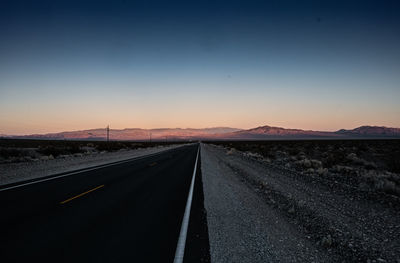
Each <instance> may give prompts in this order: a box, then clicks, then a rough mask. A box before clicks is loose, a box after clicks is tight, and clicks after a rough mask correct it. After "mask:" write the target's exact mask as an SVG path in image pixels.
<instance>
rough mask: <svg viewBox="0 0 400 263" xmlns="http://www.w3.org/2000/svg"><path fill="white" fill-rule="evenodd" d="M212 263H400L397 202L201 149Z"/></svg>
mask: <svg viewBox="0 0 400 263" xmlns="http://www.w3.org/2000/svg"><path fill="white" fill-rule="evenodd" d="M201 147H202V148H201V150H202V152H201V154H202V174H203V187H204V202H205V208H206V211H207V222H208V228H209V238H210V254H211V260H212V262H268V261H269V262H343V261H344V262H349V261H351V262H400V259H399V258H400V241H399V240H400V223H399V222H400V202H399V200H398V198H397V197H395V196H390V195H386V194H382V193H377V194H372V193H369V192H363V191H360V190H359V189H354V188H352V187H351V186H349V185H345V184H341V183H338V182H337V181H335V179H334V178H329V180H328V179H326V178H324V177H319V176H315V175H314V176H313V175H304V174H299V173H296V172H294V171H290V170H287V169H285V168H284V167H277V166H273V165H271V164H269V163H267V162H264V161H263V160H262V159H257V158H252V157H249V156H248V155H246V154H244V153H242V152H239V151H233V152H232V151H230V150H229V151H228V150H227V149H225V148H223V147H216V146H213V145H208V144H202V146H201Z"/></svg>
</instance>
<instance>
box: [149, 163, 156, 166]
mask: <svg viewBox="0 0 400 263" xmlns="http://www.w3.org/2000/svg"><path fill="white" fill-rule="evenodd" d="M156 164H157V163H156V162H154V163H151V164H149V166H154V165H156Z"/></svg>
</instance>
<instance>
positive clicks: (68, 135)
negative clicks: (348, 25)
mask: <svg viewBox="0 0 400 263" xmlns="http://www.w3.org/2000/svg"><path fill="white" fill-rule="evenodd" d="M0 137H3V138H21V139H54V140H77V139H85V140H104V139H105V138H106V129H105V128H103V129H91V130H82V131H68V132H59V133H48V134H32V135H23V136H7V135H2V136H0ZM347 138H400V128H388V127H383V126H361V127H358V128H355V129H352V130H345V129H341V130H338V131H334V132H326V131H312V130H301V129H285V128H281V127H271V126H260V127H257V128H253V129H248V130H243V129H236V128H230V127H214V128H204V129H191V128H186V129H181V128H160V129H140V128H127V129H110V139H111V140H142V141H143V140H198V139H202V140H268V139H347Z"/></svg>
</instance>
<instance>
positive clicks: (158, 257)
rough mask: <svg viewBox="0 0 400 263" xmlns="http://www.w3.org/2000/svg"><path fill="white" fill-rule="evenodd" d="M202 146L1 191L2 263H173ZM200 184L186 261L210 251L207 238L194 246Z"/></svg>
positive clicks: (200, 226) (198, 222)
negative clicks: (206, 250)
mask: <svg viewBox="0 0 400 263" xmlns="http://www.w3.org/2000/svg"><path fill="white" fill-rule="evenodd" d="M198 148H199V146H198V144H192V145H187V146H182V147H179V148H176V149H172V150H167V151H165V152H161V153H158V154H154V155H149V156H146V157H140V158H136V159H132V160H129V161H124V162H119V163H116V164H112V165H106V166H100V167H97V168H94V169H86V170H83V171H78V172H75V173H68V174H63V175H58V176H53V177H50V178H48V179H49V180H43V179H39V180H36V181H34V182H25V183H20V184H17V185H8V186H2V187H1V188H0V206H1V219H0V223H1V225H0V243H1V246H0V253H1V261H2V262H40V261H43V260H45V261H49V260H51V261H55V262H126V261H130V262H173V261H174V257H175V252H176V247H177V243H178V239H179V234H180V231H181V226H182V220H183V217H184V213H185V207H186V203H187V200H188V194H189V189H190V185H191V181H192V177H193V174H194V168H195V163H196V157H197V155H198ZM198 158H199V157H198ZM199 162H200V159H199ZM197 167H199V164H198V165H197ZM197 173H198V174H199V173H200V171H199V169H198V170H197ZM199 180H201V176H196V181H195V184H194V185H195V187H194V188H195V189H194V192H193V193H194V194H193V202H192V213H191V215H190V220H189V222H190V223H189V229H188V231H187V232H188V236H187V240H186V250H185V259H186V261H189V259H190V258H193V257H196V258H201V257H202V256H203V255H201V253H203V252H204V247H207V246H208V241H207V238H203V239H202V240H201V241H199V240H195V239H196V237H197V239H198V236H202V235H203V234H204V233H203V234H201V233H200V234H199V232H202V231H203V228H204V225H206V223H205V222H202V219H201V215H200V214H199V213H200V212H199V211H201V209H202V205H203V200H202V189H201V187H202V185H201V183H200V182H199ZM199 193H200V194H199ZM201 242H203V243H201ZM204 242H205V243H207V244H205V245H204ZM188 244H189V245H188ZM205 257H207V256H205Z"/></svg>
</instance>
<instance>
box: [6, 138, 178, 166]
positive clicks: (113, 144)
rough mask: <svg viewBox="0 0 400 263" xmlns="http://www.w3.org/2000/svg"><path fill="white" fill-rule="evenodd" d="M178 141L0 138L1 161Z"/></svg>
mask: <svg viewBox="0 0 400 263" xmlns="http://www.w3.org/2000/svg"><path fill="white" fill-rule="evenodd" d="M177 143H183V142H172V141H169V142H134V141H110V142H107V141H70V140H30V139H29V140H26V139H0V163H11V162H30V161H40V160H51V159H54V158H67V157H73V156H83V155H90V154H98V153H104V152H115V151H121V150H134V149H139V148H148V147H157V146H166V145H171V144H177Z"/></svg>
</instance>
